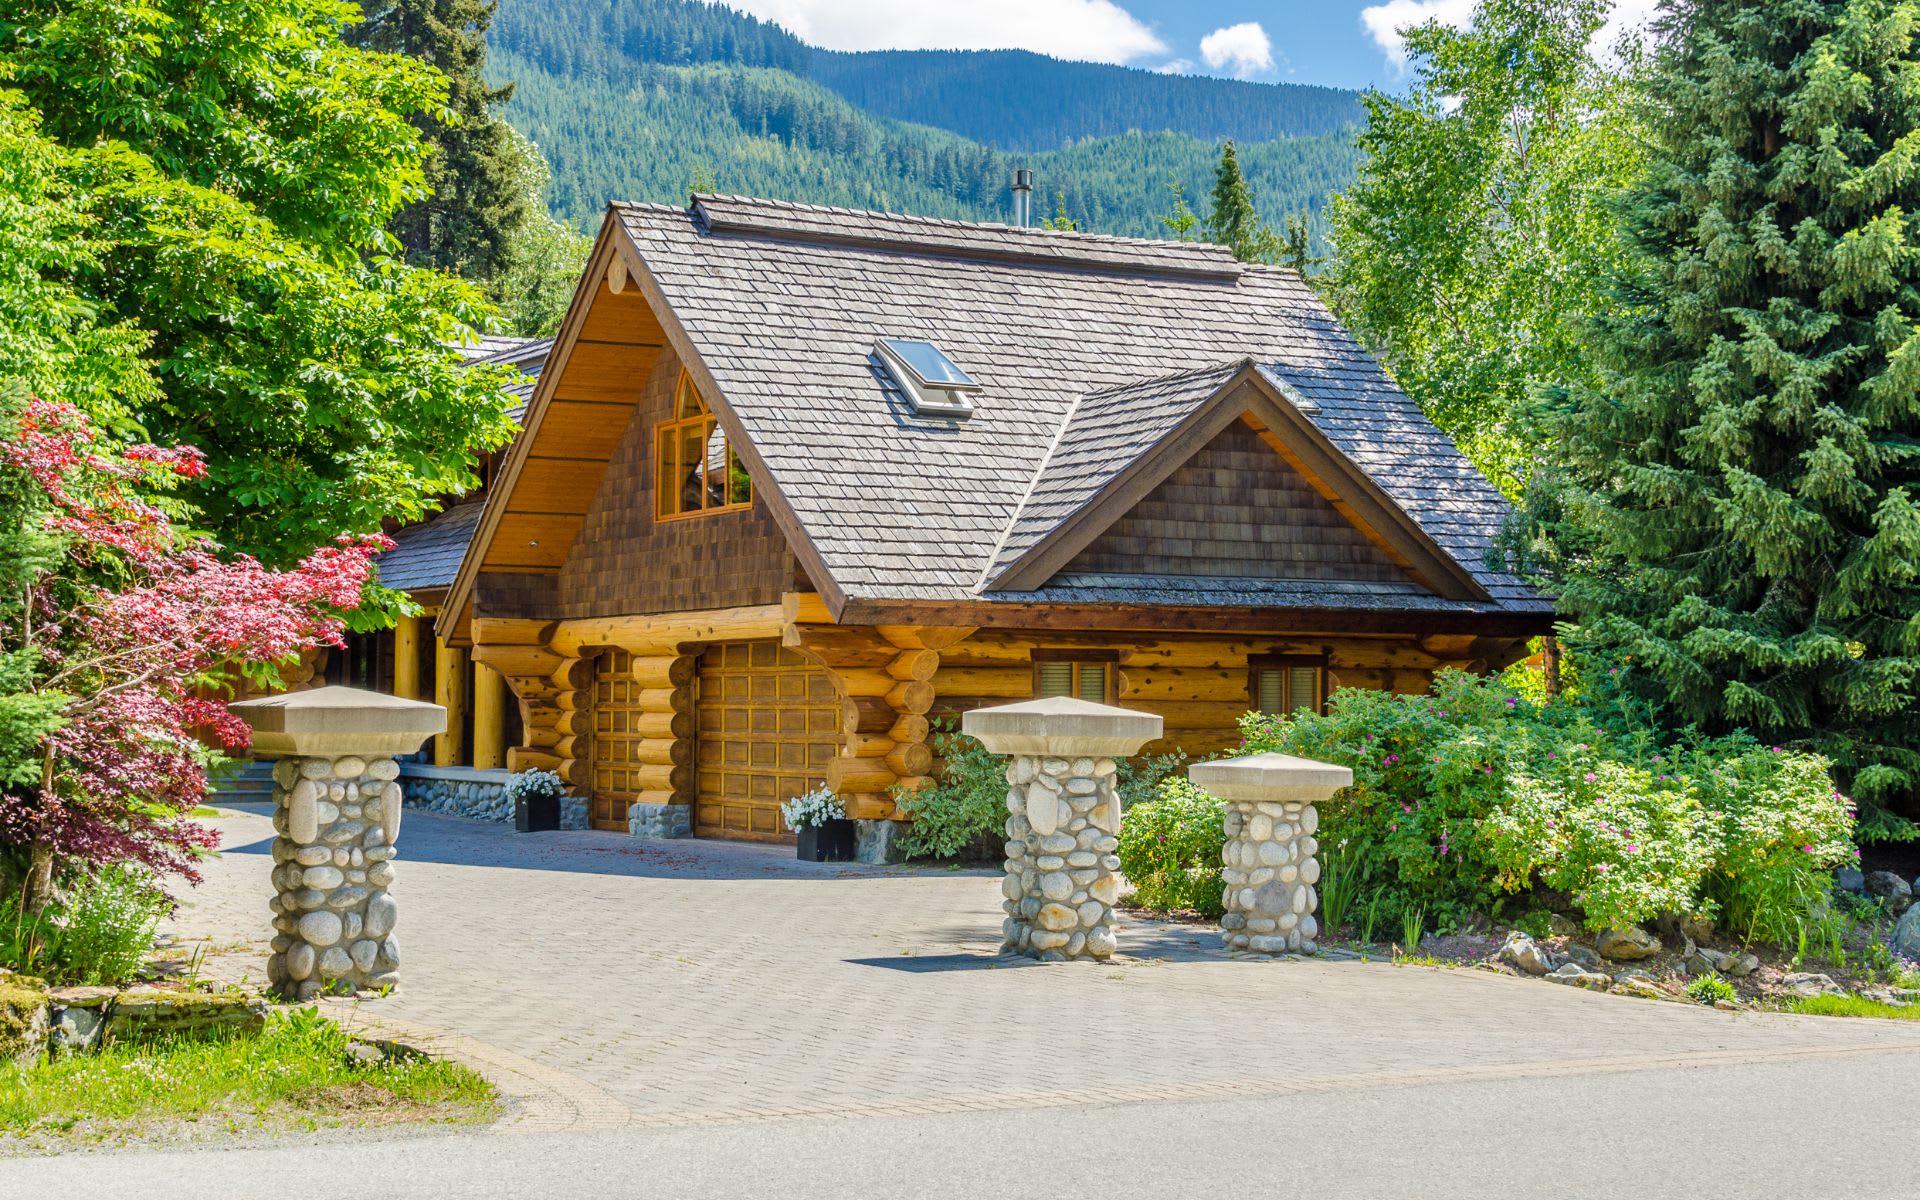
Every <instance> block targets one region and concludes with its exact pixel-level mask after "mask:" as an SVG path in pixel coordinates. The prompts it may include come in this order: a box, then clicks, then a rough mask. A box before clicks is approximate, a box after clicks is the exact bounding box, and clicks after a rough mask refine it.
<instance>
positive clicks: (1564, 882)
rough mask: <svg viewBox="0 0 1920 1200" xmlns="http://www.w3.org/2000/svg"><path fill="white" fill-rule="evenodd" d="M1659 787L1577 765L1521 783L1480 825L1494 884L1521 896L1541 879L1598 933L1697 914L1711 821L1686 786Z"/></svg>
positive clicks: (1646, 776) (1621, 767)
mask: <svg viewBox="0 0 1920 1200" xmlns="http://www.w3.org/2000/svg"><path fill="white" fill-rule="evenodd" d="M1591 753H1592V752H1591V751H1586V752H1583V753H1582V755H1581V758H1582V759H1584V758H1586V757H1587V756H1590V755H1591ZM1589 765H1590V766H1591V767H1592V769H1591V770H1585V771H1583V770H1581V769H1580V768H1581V767H1584V766H1589ZM1662 779H1664V780H1665V781H1664V782H1662V781H1661V780H1660V779H1656V778H1655V777H1654V775H1653V773H1652V772H1650V771H1647V770H1645V769H1643V768H1640V767H1635V766H1630V765H1628V764H1625V763H1617V762H1591V763H1589V762H1586V761H1581V760H1576V762H1575V765H1574V766H1573V768H1572V769H1571V770H1568V771H1563V772H1554V773H1552V775H1551V777H1550V778H1540V777H1537V776H1533V775H1527V774H1522V775H1520V776H1518V777H1517V778H1515V779H1514V780H1513V781H1512V784H1511V786H1510V787H1509V789H1508V792H1507V796H1506V799H1505V802H1504V803H1502V804H1500V805H1498V806H1497V807H1495V808H1494V809H1493V810H1492V811H1490V812H1489V813H1488V814H1487V816H1486V819H1485V821H1484V822H1483V824H1482V831H1483V834H1484V836H1485V839H1486V844H1487V850H1488V853H1489V856H1490V857H1491V859H1492V861H1493V862H1494V864H1495V866H1496V868H1497V869H1498V872H1499V874H1498V876H1497V882H1498V883H1499V885H1500V886H1501V887H1502V888H1503V889H1505V890H1506V891H1509V892H1513V891H1520V890H1523V889H1525V888H1527V887H1528V886H1530V885H1531V883H1532V881H1533V879H1534V878H1535V877H1536V876H1537V877H1538V878H1539V879H1540V880H1541V881H1542V882H1544V883H1545V884H1547V886H1549V887H1552V888H1557V889H1559V890H1561V891H1565V892H1569V893H1571V894H1572V896H1573V902H1574V903H1575V904H1577V905H1579V906H1580V908H1581V910H1582V911H1583V912H1585V913H1586V915H1587V920H1588V921H1589V922H1590V923H1591V924H1593V925H1595V926H1606V925H1632V924H1637V923H1638V922H1640V921H1643V920H1645V919H1647V918H1648V917H1650V916H1653V915H1654V914H1656V913H1663V912H1691V911H1693V909H1694V907H1695V897H1696V895H1697V894H1698V892H1699V889H1700V880H1701V878H1702V877H1703V876H1704V875H1705V874H1706V873H1707V869H1708V867H1709V865H1710V863H1711V853H1712V845H1711V841H1710V839H1709V836H1708V834H1709V829H1708V822H1707V820H1706V815H1705V813H1704V812H1703V811H1702V810H1701V807H1700V800H1699V797H1698V796H1697V795H1696V794H1695V792H1694V789H1693V786H1692V784H1691V783H1688V782H1685V781H1682V780H1675V779H1673V778H1672V777H1671V776H1663V777H1662Z"/></svg>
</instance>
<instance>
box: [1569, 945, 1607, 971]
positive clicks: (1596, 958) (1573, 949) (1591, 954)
mask: <svg viewBox="0 0 1920 1200" xmlns="http://www.w3.org/2000/svg"><path fill="white" fill-rule="evenodd" d="M1561 960H1562V961H1563V962H1576V963H1579V964H1580V965H1581V966H1583V967H1585V968H1586V969H1587V970H1589V971H1598V970H1600V969H1601V965H1602V964H1601V962H1600V955H1599V954H1598V953H1597V952H1595V950H1594V948H1593V947H1592V946H1582V945H1581V944H1580V943H1579V942H1569V943H1568V944H1567V948H1566V950H1565V951H1563V952H1562V954H1561Z"/></svg>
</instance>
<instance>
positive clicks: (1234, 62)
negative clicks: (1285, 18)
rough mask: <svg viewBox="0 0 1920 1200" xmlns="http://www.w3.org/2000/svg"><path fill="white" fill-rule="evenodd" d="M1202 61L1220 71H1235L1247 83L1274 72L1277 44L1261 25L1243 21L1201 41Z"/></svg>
mask: <svg viewBox="0 0 1920 1200" xmlns="http://www.w3.org/2000/svg"><path fill="white" fill-rule="evenodd" d="M1200 57H1201V58H1203V59H1205V60H1206V63H1207V65H1208V66H1209V67H1212V68H1213V69H1214V70H1216V71H1220V70H1231V71H1232V72H1233V73H1234V75H1236V76H1237V77H1239V78H1241V79H1245V78H1247V77H1248V76H1249V75H1257V74H1259V73H1260V72H1262V71H1271V70H1273V40H1272V39H1271V38H1269V37H1267V31H1266V30H1264V29H1262V28H1260V22H1258V21H1242V22H1240V23H1239V24H1238V25H1228V26H1226V27H1224V28H1221V29H1216V30H1214V31H1213V32H1212V33H1210V34H1208V35H1207V36H1205V37H1203V38H1201V39H1200Z"/></svg>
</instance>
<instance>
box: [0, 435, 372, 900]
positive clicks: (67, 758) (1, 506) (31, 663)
mask: <svg viewBox="0 0 1920 1200" xmlns="http://www.w3.org/2000/svg"><path fill="white" fill-rule="evenodd" d="M0 417H7V418H10V419H11V420H10V423H11V425H12V426H13V427H12V429H11V430H9V431H8V432H9V433H10V434H11V436H9V437H7V438H6V439H5V440H4V441H0V501H4V503H0V512H3V513H4V514H5V516H4V518H0V786H4V789H5V790H4V792H3V793H0V846H10V847H17V848H23V849H25V851H26V852H27V858H28V862H27V890H28V896H29V904H30V906H31V907H32V908H34V909H36V910H37V909H38V908H39V907H41V906H42V905H43V904H44V903H45V901H46V900H47V899H48V897H49V896H50V895H51V891H52V887H53V884H54V879H55V875H56V873H57V870H56V869H57V868H59V867H61V866H63V865H68V866H76V867H79V868H81V869H83V870H91V869H97V868H100V867H104V866H106V865H108V864H111V863H117V862H132V863H138V864H140V865H141V866H143V867H145V868H147V869H148V870H150V871H152V872H153V873H154V874H155V875H157V876H164V875H168V874H176V875H181V876H185V877H186V878H187V879H189V880H194V879H197V874H196V872H195V870H194V863H195V861H196V860H197V857H198V856H199V854H200V853H202V852H203V851H204V850H206V849H207V848H209V847H210V846H211V845H212V844H213V837H212V835H211V834H210V833H209V832H208V831H207V830H205V829H204V828H202V827H201V826H199V825H196V824H194V823H193V822H192V821H190V820H187V819H186V814H187V813H188V812H189V811H190V810H191V809H192V808H193V807H194V806H195V805H197V804H199V803H200V802H201V801H202V800H203V799H204V798H205V796H206V791H207V774H206V767H207V764H208V761H209V759H210V757H211V755H210V752H209V750H208V749H207V748H206V745H205V744H203V742H202V740H201V739H202V738H205V739H206V741H207V742H210V743H212V744H213V745H215V746H218V747H223V748H225V749H228V750H239V749H241V748H244V747H245V746H246V744H247V739H248V730H247V726H246V725H245V724H244V723H243V722H242V721H240V720H239V719H238V718H237V717H235V716H234V715H233V714H232V713H231V712H229V711H228V710H227V708H226V706H225V705H224V704H222V703H221V702H220V701H219V700H218V699H216V698H214V696H213V693H214V692H215V691H216V690H217V689H218V688H219V687H220V686H221V685H223V684H224V683H226V682H229V681H230V680H231V679H232V678H233V676H234V675H235V674H236V673H242V674H246V675H248V676H249V677H251V678H254V679H256V680H258V681H266V680H268V679H270V678H271V676H272V673H273V668H274V664H276V663H281V662H287V661H291V660H293V659H294V658H296V657H297V656H298V655H299V653H300V652H301V651H302V650H304V649H306V648H308V647H311V646H314V645H318V644H333V645H339V644H341V640H340V632H341V628H342V625H341V620H340V618H339V616H338V615H337V614H338V612H339V611H340V610H342V609H347V608H352V607H353V606H355V605H356V604H358V603H359V601H360V597H361V595H362V594H363V592H364V589H365V588H366V586H367V581H368V578H369V576H370V574H371V560H372V557H373V555H374V554H376V553H377V552H378V551H379V550H380V549H382V548H384V547H385V546H388V545H391V543H390V542H388V541H387V540H386V539H385V538H378V537H375V538H342V539H340V541H339V542H338V544H336V545H332V546H326V547H322V548H321V549H319V550H316V551H314V552H313V553H312V554H310V555H309V556H308V557H307V558H306V559H305V560H303V561H302V562H301V563H299V564H298V565H297V566H296V567H294V568H293V569H292V570H288V571H273V570H268V569H267V568H265V567H263V566H262V565H260V564H259V563H258V562H256V561H254V560H253V559H251V558H248V557H245V556H244V555H242V556H237V557H233V558H222V557H220V556H218V554H217V551H218V549H219V548H218V547H217V546H215V545H213V544H212V543H210V542H208V541H206V540H204V539H201V538H196V537H193V536H190V535H186V534H183V533H181V532H180V531H179V530H178V529H177V528H176V527H175V526H174V525H173V523H172V521H171V520H170V518H169V517H168V516H167V513H166V512H165V511H164V510H163V509H162V508H161V507H160V505H159V503H157V502H156V501H154V500H153V499H150V498H149V497H150V495H151V494H153V493H163V492H165V491H166V490H167V488H169V487H170V486H172V484H174V483H175V482H177V481H179V480H182V479H191V478H195V477H197V476H198V475H199V474H200V473H201V471H202V470H203V469H204V468H203V467H202V465H201V460H200V457H199V455H198V453H197V452H196V451H194V450H192V449H190V448H187V447H174V448H172V449H162V448H159V447H153V446H133V447H128V448H124V449H119V450H116V449H114V448H112V447H110V446H109V445H107V444H106V443H105V442H104V441H103V439H102V438H101V437H100V435H99V434H98V433H97V431H96V430H94V428H93V427H92V425H91V423H90V422H89V421H88V420H87V418H86V417H85V416H84V415H83V414H82V413H80V411H79V410H78V409H76V408H74V407H72V406H71V405H65V404H55V403H50V402H46V401H41V400H33V401H30V402H28V404H27V405H26V406H25V408H24V410H23V411H19V412H15V413H5V414H0Z"/></svg>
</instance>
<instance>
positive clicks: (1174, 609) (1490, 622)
mask: <svg viewBox="0 0 1920 1200" xmlns="http://www.w3.org/2000/svg"><path fill="white" fill-rule="evenodd" d="M1556 619H1557V618H1556V617H1555V616H1554V614H1553V612H1551V611H1550V610H1534V609H1503V608H1494V609H1491V610H1489V611H1480V612H1473V611H1460V610H1451V611H1449V610H1438V611H1436V610H1433V609H1396V608H1377V609H1376V608H1366V609H1356V608H1334V607H1320V608H1305V607H1301V608H1291V607H1287V608H1283V607H1276V606H1260V605H1230V606H1229V605H1186V604H1182V605H1172V604H1144V603H1140V604H1131V603H1111V604H1095V603H1084V602H1071V603H1060V602H1056V601H1047V600H1037V601H1036V600H993V599H979V600H889V599H870V598H866V597H857V596H856V597H852V598H849V599H848V600H847V602H846V604H845V605H844V606H843V608H842V610H841V612H840V613H839V614H838V620H839V621H840V623H841V624H844V625H928V626H975V627H978V628H982V629H1058V630H1116V631H1129V630H1139V631H1158V632H1167V631H1182V630H1184V631H1187V632H1193V633H1213V632H1234V633H1251V634H1295V633H1314V634H1348V633H1352V634H1428V633H1451V632H1460V631H1468V632H1472V633H1474V634H1477V635H1480V636H1485V637H1513V638H1531V637H1538V636H1540V635H1542V634H1546V633H1551V632H1553V626H1554V622H1555V621H1556Z"/></svg>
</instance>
